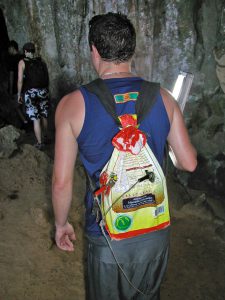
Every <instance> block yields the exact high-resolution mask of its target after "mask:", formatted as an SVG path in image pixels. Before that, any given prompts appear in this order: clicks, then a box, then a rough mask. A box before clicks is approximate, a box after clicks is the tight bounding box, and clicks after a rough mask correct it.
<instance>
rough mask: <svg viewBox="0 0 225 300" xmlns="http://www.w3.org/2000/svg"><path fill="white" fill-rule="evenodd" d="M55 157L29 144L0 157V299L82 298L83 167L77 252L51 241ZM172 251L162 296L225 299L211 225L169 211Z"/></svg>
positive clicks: (219, 245) (220, 255)
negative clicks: (12, 154) (61, 247)
mask: <svg viewBox="0 0 225 300" xmlns="http://www.w3.org/2000/svg"><path fill="white" fill-rule="evenodd" d="M51 169H52V160H51V159H49V157H48V156H47V155H45V153H43V152H40V151H38V150H36V149H34V148H33V147H32V146H30V145H24V146H23V147H22V148H21V150H20V151H19V152H18V153H17V154H16V155H15V156H14V157H12V158H10V159H1V160H0V236H1V239H0V300H31V299H32V300H62V299H63V300H84V299H85V287H84V269H85V251H84V248H85V247H84V243H85V241H84V236H83V213H84V211H83V204H82V199H83V194H84V186H85V184H84V178H83V176H84V175H83V172H82V170H81V168H80V166H79V165H78V166H77V167H76V172H75V186H76V192H75V194H74V199H73V207H72V211H71V221H72V223H73V224H74V226H75V228H76V234H77V241H76V246H75V252H74V253H66V252H62V251H59V250H58V249H57V248H56V247H55V245H54V243H53V240H52V236H53V233H52V222H53V218H52V210H51V193H50V181H51ZM172 215H173V218H172V233H171V254H170V261H169V267H168V272H167V276H166V278H165V281H164V283H163V285H162V300H172V299H173V300H181V299H182V300H195V299H198V300H220V299H221V300H224V295H225V286H224V278H225V264H224V262H225V251H224V248H225V243H223V242H222V241H221V240H220V239H218V238H217V237H215V234H214V224H213V223H212V222H209V221H201V220H200V219H197V218H196V217H194V216H187V215H185V214H182V213H181V212H175V211H172Z"/></svg>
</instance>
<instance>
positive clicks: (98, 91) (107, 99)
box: [84, 78, 120, 126]
mask: <svg viewBox="0 0 225 300" xmlns="http://www.w3.org/2000/svg"><path fill="white" fill-rule="evenodd" d="M84 87H85V88H86V89H87V90H88V91H89V92H91V93H92V94H95V95H96V96H97V97H98V98H99V100H100V101H101V103H102V105H103V106H104V108H105V110H106V111H107V112H108V113H109V114H110V116H112V118H113V119H114V121H115V122H116V124H117V125H119V126H120V121H119V119H118V116H117V113H116V104H115V101H114V98H113V95H112V93H111V91H110V90H109V88H108V87H107V85H106V84H105V83H104V80H102V79H101V78H98V79H96V80H94V81H92V82H90V83H88V84H86V85H85V86H84Z"/></svg>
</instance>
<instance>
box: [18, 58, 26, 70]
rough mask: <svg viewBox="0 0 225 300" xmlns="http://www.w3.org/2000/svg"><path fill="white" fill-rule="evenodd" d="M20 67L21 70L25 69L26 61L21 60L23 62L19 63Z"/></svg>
mask: <svg viewBox="0 0 225 300" xmlns="http://www.w3.org/2000/svg"><path fill="white" fill-rule="evenodd" d="M18 66H19V68H24V67H25V63H24V60H23V59H21V60H20V61H19V63H18Z"/></svg>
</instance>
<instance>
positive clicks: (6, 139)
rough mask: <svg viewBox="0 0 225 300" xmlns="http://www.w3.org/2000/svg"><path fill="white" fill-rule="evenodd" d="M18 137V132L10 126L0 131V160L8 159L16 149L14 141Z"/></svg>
mask: <svg viewBox="0 0 225 300" xmlns="http://www.w3.org/2000/svg"><path fill="white" fill-rule="evenodd" d="M19 137H20V132H19V130H18V129H16V128H15V127H14V126H12V125H9V126H5V127H3V128H1V129H0V158H3V157H4V158H8V157H10V155H11V154H12V153H13V152H14V151H15V150H16V149H18V146H17V144H16V140H17V139H18V138H19Z"/></svg>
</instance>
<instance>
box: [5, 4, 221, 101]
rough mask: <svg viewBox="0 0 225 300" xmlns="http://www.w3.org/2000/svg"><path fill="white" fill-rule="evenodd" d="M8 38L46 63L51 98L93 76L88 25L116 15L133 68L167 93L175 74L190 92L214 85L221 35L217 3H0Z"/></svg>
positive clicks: (209, 89)
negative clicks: (133, 42)
mask: <svg viewBox="0 0 225 300" xmlns="http://www.w3.org/2000/svg"><path fill="white" fill-rule="evenodd" d="M0 8H2V10H3V13H4V16H5V19H6V25H7V28H8V33H9V38H10V39H15V40H17V41H18V42H19V44H20V47H22V45H23V44H24V43H25V42H27V41H28V40H31V41H34V42H35V43H36V45H37V48H38V51H39V52H40V53H41V55H42V56H43V57H44V59H45V60H46V61H47V64H48V67H49V69H50V75H51V86H52V93H53V95H55V96H56V97H57V96H59V95H62V94H64V93H65V92H68V91H69V90H71V89H73V88H74V87H75V86H76V85H79V84H80V83H82V82H87V81H88V80H90V79H91V78H93V77H94V76H95V74H94V72H93V69H92V68H91V66H90V62H89V47H88V42H87V32H88V21H89V20H90V18H91V17H92V16H93V15H94V14H99V13H105V12H108V11H120V12H122V13H125V14H127V15H128V16H129V17H130V19H131V20H132V22H133V23H134V25H135V27H136V30H137V53H136V56H135V68H136V70H137V72H138V73H140V74H141V75H142V76H144V77H146V78H148V79H154V80H158V81H160V82H161V83H162V84H163V85H165V86H166V87H167V88H169V89H171V88H172V85H173V84H174V81H175V79H176V77H177V74H178V72H179V70H180V69H182V70H184V71H189V72H192V73H194V74H195V82H194V87H193V90H195V92H196V93H197V94H198V95H199V94H200V92H201V90H202V89H203V88H204V91H205V93H208V94H209V93H212V92H213V91H214V90H215V88H216V86H217V85H218V80H217V77H216V70H215V59H214V56H213V49H214V47H215V46H218V47H222V46H221V44H222V41H223V40H224V35H225V30H224V28H225V25H224V24H225V20H224V19H225V18H224V10H225V6H224V1H223V0H216V1H210V0H198V1H196V0H190V1H180V0H176V1H173V0H164V1H157V0H149V1H144V0H141V1H134V0H123V1H119V2H118V1H87V0H85V1H65V0H63V1H59V0H54V1H52V0H47V1H43V0H38V1H34V0H29V1H28V0H26V1H12V0H7V1H6V0H0Z"/></svg>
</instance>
